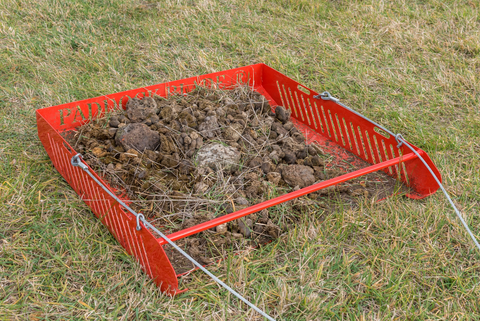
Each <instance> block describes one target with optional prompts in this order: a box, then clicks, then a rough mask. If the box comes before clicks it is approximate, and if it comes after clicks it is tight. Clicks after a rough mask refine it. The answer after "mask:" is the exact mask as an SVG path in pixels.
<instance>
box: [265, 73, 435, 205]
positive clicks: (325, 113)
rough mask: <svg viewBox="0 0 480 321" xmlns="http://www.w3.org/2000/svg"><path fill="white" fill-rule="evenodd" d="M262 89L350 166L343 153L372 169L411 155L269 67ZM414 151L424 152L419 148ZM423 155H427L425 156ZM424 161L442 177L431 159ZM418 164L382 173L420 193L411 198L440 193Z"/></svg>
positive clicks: (352, 115)
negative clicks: (394, 159)
mask: <svg viewBox="0 0 480 321" xmlns="http://www.w3.org/2000/svg"><path fill="white" fill-rule="evenodd" d="M263 87H264V89H265V90H266V91H267V92H268V93H269V95H270V96H271V97H272V98H273V99H274V100H275V101H277V102H278V103H280V102H281V104H282V105H283V106H284V107H285V108H287V109H288V110H290V111H291V112H292V118H294V119H295V120H296V121H297V122H298V123H299V125H300V126H299V127H300V128H301V127H302V125H303V127H304V132H306V133H307V134H308V133H309V132H311V131H309V130H308V129H310V130H313V131H314V132H315V134H317V135H313V134H310V138H309V137H307V140H308V141H310V142H312V141H317V142H318V143H320V145H325V144H328V145H329V149H331V150H334V151H335V152H336V154H337V155H339V156H340V157H343V158H345V160H346V161H347V162H350V163H351V162H354V161H355V160H353V159H352V158H351V156H349V155H348V154H347V153H344V152H343V151H344V150H347V151H349V152H351V153H353V154H354V155H356V156H358V157H360V158H361V159H362V160H364V161H366V162H368V163H370V164H372V165H373V164H377V163H381V162H383V161H386V160H390V159H393V158H396V157H399V156H401V155H405V154H408V153H410V152H411V151H410V150H409V149H408V148H407V147H405V146H401V147H400V148H398V147H397V142H396V140H395V137H393V136H391V135H389V134H388V133H386V132H384V131H383V130H381V129H380V128H378V127H376V126H375V125H373V124H372V123H371V122H369V121H367V120H365V119H364V118H362V117H360V116H358V115H357V114H355V113H353V112H352V111H350V110H349V109H347V108H344V107H342V106H340V105H338V104H336V103H334V102H332V101H326V100H322V99H316V98H314V97H313V96H315V95H317V94H318V93H316V92H314V91H313V90H311V89H309V88H307V87H305V86H303V85H302V84H300V83H298V82H296V81H294V80H292V79H290V78H289V77H287V76H285V75H283V74H281V73H279V72H278V71H276V70H274V69H272V68H270V67H268V66H265V67H264V72H263ZM332 144H333V145H336V146H333V145H332ZM412 146H413V145H412ZM414 148H415V149H416V150H418V151H419V152H423V151H421V150H420V149H418V148H417V147H414ZM423 154H425V155H426V153H424V152H423ZM425 159H426V161H427V163H429V166H430V167H432V169H433V170H434V172H436V173H437V175H438V177H440V173H439V172H438V170H437V169H436V167H435V166H434V165H433V163H432V162H431V160H430V158H429V157H428V155H427V156H426V158H425ZM419 162H420V160H417V161H416V160H411V161H409V163H408V164H404V165H402V164H400V165H395V166H390V167H388V168H386V169H384V170H383V171H384V172H385V173H387V174H388V175H390V176H392V177H394V178H400V180H401V181H402V182H403V183H404V184H406V185H407V186H410V187H411V188H413V189H414V190H415V191H416V192H417V193H416V194H409V195H408V196H409V197H412V198H421V197H426V196H428V195H430V194H432V193H433V192H435V191H436V190H437V189H438V184H437V183H436V182H435V180H434V179H433V177H431V175H430V176H429V175H425V174H424V173H425V171H426V168H425V166H423V164H419ZM427 174H428V172H427Z"/></svg>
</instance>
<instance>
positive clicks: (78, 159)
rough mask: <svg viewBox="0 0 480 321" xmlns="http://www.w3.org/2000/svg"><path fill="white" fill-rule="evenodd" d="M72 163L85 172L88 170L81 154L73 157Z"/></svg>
mask: <svg viewBox="0 0 480 321" xmlns="http://www.w3.org/2000/svg"><path fill="white" fill-rule="evenodd" d="M70 163H71V164H72V165H73V166H75V167H80V168H81V169H83V170H84V171H86V170H88V166H87V165H85V164H84V163H83V162H82V154H80V153H78V154H77V155H74V156H72V159H70Z"/></svg>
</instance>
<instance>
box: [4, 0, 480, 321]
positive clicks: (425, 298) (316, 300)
mask: <svg viewBox="0 0 480 321" xmlns="http://www.w3.org/2000/svg"><path fill="white" fill-rule="evenodd" d="M479 8H480V4H479V3H478V2H477V1H473V0H472V1H450V0H446V1H437V0H423V1H352V2H349V1H342V0H338V1H333V0H332V1H324V2H323V1H322V2H320V1H316V0H258V1H253V0H233V1H227V0H222V1H213V0H198V1H193V0H185V1H180V0H177V1H174V0H165V1H158V2H149V1H134V0H121V1H113V0H104V1H92V0H79V1H54V0H51V1H46V0H40V1H32V0H23V1H22V0H19V1H13V0H2V1H0V319H1V320H57V319H62V320H73V319H78V320H81V319H108V320H117V319H121V320H137V319H138V320H261V318H260V317H259V316H258V315H257V314H256V313H255V312H253V311H251V310H249V309H248V308H247V307H246V306H245V305H244V304H241V303H239V302H238V300H237V299H236V298H234V297H232V296H230V295H228V294H227V293H226V292H225V291H224V290H223V289H221V288H219V287H218V286H217V285H215V284H214V283H213V281H211V280H210V279H209V278H208V277H206V276H204V275H203V274H202V273H195V274H194V275H193V281H192V284H191V291H189V292H187V293H185V294H183V295H180V296H179V297H176V298H169V297H166V296H163V295H162V294H161V293H160V292H159V291H158V290H157V289H156V287H155V286H154V285H153V283H152V282H151V281H150V280H149V279H148V278H147V277H146V275H145V274H143V273H142V272H141V270H140V267H139V265H138V264H137V263H136V262H135V261H134V260H133V259H132V258H131V257H129V256H128V255H127V254H126V252H125V251H124V250H123V248H122V247H121V246H119V245H118V243H117V242H116V241H115V240H114V238H113V237H112V236H111V235H110V234H109V232H108V231H107V229H106V228H104V227H103V225H101V223H100V222H99V221H98V220H97V219H96V218H95V217H94V215H93V214H92V213H91V212H90V211H89V209H88V208H87V206H86V205H85V204H84V203H83V202H82V201H80V200H79V197H78V196H77V195H76V194H75V192H74V191H73V190H72V189H71V188H70V187H69V186H68V184H66V182H65V181H64V180H63V179H62V178H61V176H60V175H59V174H58V172H57V171H56V170H55V169H54V167H53V166H52V163H51V162H50V160H49V158H48V156H47V154H46V153H45V151H44V149H43V147H42V146H41V144H40V141H39V140H38V138H37V133H36V123H35V117H34V112H35V110H36V109H38V108H43V107H48V106H51V105H57V104H60V103H66V102H70V101H75V100H80V99H85V98H89V97H95V96H99V95H102V94H108V93H114V92H118V91H123V90H127V89H132V88H137V87H141V86H145V85H150V84H155V83H161V82H165V81H169V80H175V79H181V78H185V77H189V76H194V75H199V74H204V73H209V72H214V71H220V70H224V69H229V68H234V67H239V66H243V65H249V64H253V63H258V62H264V63H266V64H268V65H270V66H271V67H273V68H275V69H277V70H279V71H280V72H282V73H284V74H286V75H288V76H290V77H292V78H294V79H296V80H298V81H299V82H301V83H303V84H305V85H307V86H308V87H310V88H313V89H315V90H317V91H319V92H320V91H323V90H328V91H330V92H331V93H332V94H333V95H334V96H337V97H339V98H341V100H342V101H343V102H344V103H346V104H347V105H349V106H351V107H353V108H354V109H356V110H358V111H360V112H362V113H363V114H365V115H366V116H368V117H370V118H372V119H374V120H376V121H378V122H379V123H381V124H383V125H385V126H386V127H387V128H389V129H391V130H392V131H394V132H400V133H402V134H403V135H404V137H405V138H406V139H407V140H409V141H411V142H413V143H414V144H416V145H417V146H419V147H421V148H422V149H424V150H426V151H427V153H429V154H430V156H431V157H432V159H433V161H434V162H435V164H437V166H438V167H439V170H440V172H441V173H442V175H443V180H444V182H445V186H446V189H447V190H448V191H449V193H451V195H452V198H453V199H454V201H455V203H456V204H458V206H459V208H460V209H461V210H462V212H463V215H464V217H465V219H466V220H467V222H468V223H469V224H470V226H471V227H472V229H473V231H474V233H476V235H477V237H480V215H479V210H480V206H479V201H480V194H479V192H480V173H479V172H480V156H479V153H480V143H479V137H480V13H479ZM307 214H309V215H307ZM314 214H317V215H314ZM319 216H320V215H319V213H306V215H305V219H304V220H303V222H301V223H299V224H298V225H297V227H296V228H295V229H294V230H292V231H291V232H290V233H288V234H285V235H283V236H282V237H281V238H280V239H279V240H278V241H276V242H274V243H272V244H271V245H269V246H266V247H264V248H262V249H260V250H257V251H245V252H241V253H239V255H238V256H234V257H231V258H229V259H228V260H227V261H226V262H224V263H222V264H219V265H216V266H213V267H211V271H212V272H213V273H214V274H216V275H217V276H219V277H220V278H221V279H222V280H224V281H226V282H227V283H228V284H229V285H231V286H232V287H233V288H235V289H236V290H237V291H239V292H240V293H242V294H243V295H244V296H245V297H247V298H248V299H249V300H251V301H252V302H254V303H255V304H257V305H258V306H259V307H260V308H262V309H264V310H265V311H267V313H269V314H270V315H272V316H273V317H275V318H276V319H278V320H327V319H328V320H330V319H348V320H386V319H389V320H392V319H395V320H404V319H409V320H433V319H435V320H477V319H480V303H479V301H480V300H479V298H480V286H479V282H480V275H479V274H480V263H479V260H480V253H479V252H478V251H477V250H476V249H475V247H474V245H473V243H472V241H471V240H470V239H469V237H468V235H467V234H466V233H465V231H464V230H463V228H462V227H461V225H460V223H459V221H458V219H457V218H456V217H455V215H454V213H453V210H452V209H451V208H450V207H449V205H448V203H447V201H446V199H445V198H444V197H443V195H442V194H441V193H438V192H437V193H436V194H435V195H434V196H432V197H429V198H427V199H424V200H420V201H418V200H411V199H407V198H402V197H394V198H391V199H388V200H386V201H384V202H382V203H379V204H370V203H365V204H362V205H361V206H360V207H359V208H357V209H354V210H353V209H345V210H344V211H338V212H336V213H331V214H330V215H328V216H327V218H326V219H325V220H324V221H323V222H320V221H319V219H318V217H319Z"/></svg>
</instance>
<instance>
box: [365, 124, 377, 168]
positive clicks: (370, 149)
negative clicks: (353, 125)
mask: <svg viewBox="0 0 480 321" xmlns="http://www.w3.org/2000/svg"><path fill="white" fill-rule="evenodd" d="M365 140H366V141H367V143H368V146H367V148H368V149H369V151H370V155H371V156H372V160H373V163H374V164H376V163H377V159H376V158H375V154H374V153H373V148H372V143H371V142H370V136H369V135H368V130H366V131H365Z"/></svg>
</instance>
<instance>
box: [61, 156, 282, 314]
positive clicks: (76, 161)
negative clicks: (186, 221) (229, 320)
mask: <svg viewBox="0 0 480 321" xmlns="http://www.w3.org/2000/svg"><path fill="white" fill-rule="evenodd" d="M81 157H82V155H81V154H76V155H74V156H73V157H72V158H71V160H70V163H71V164H72V165H73V166H75V167H80V168H81V169H83V171H85V172H86V173H87V174H88V175H89V176H90V177H91V178H93V180H94V181H95V182H96V183H97V184H98V185H99V186H100V187H101V188H102V189H103V190H104V191H105V192H107V193H108V194H109V195H110V196H111V197H113V198H114V199H115V200H116V201H117V202H118V203H119V204H120V205H122V206H123V207H124V208H125V209H126V210H127V211H129V212H130V213H132V214H133V215H135V218H136V220H137V227H136V229H137V230H138V231H140V230H141V226H140V221H142V222H143V225H144V226H147V227H148V228H150V229H152V230H153V231H154V232H155V233H157V234H158V235H160V236H161V237H162V238H163V239H164V240H165V241H167V243H168V244H170V245H171V246H173V247H174V248H175V249H176V250H177V251H178V252H180V253H181V254H182V255H183V256H185V257H186V258H187V259H188V260H189V261H190V262H192V263H193V264H194V265H195V266H196V267H198V268H199V269H200V270H202V271H203V272H204V273H205V274H207V275H208V276H209V277H211V278H212V279H213V280H214V281H215V282H217V283H218V284H220V285H221V286H223V287H224V288H225V289H226V290H227V291H228V292H230V293H232V294H233V295H235V296H236V297H237V298H239V299H240V300H242V301H243V302H244V303H246V304H247V305H248V306H249V307H251V308H252V309H254V310H255V311H257V312H258V313H259V314H261V315H262V316H263V317H265V318H266V319H268V320H270V321H275V319H274V318H272V317H271V316H269V315H268V314H266V313H265V312H263V311H262V310H260V309H259V308H258V307H257V306H255V305H254V304H253V303H251V302H250V301H248V300H247V299H245V298H244V297H243V296H241V295H240V293H238V292H237V291H235V290H234V289H232V288H231V287H229V286H228V285H227V284H225V283H224V282H223V281H222V280H220V279H219V278H217V277H216V276H215V275H213V274H212V273H211V272H210V271H208V270H207V269H206V268H205V267H203V266H202V265H201V264H200V263H198V262H197V261H196V260H195V259H194V258H192V257H191V256H190V255H188V254H187V253H186V252H185V251H183V250H182V249H181V248H180V247H179V246H178V245H176V244H175V243H174V242H173V241H172V240H170V239H169V238H168V237H167V236H166V235H165V234H163V233H162V232H160V231H159V230H158V229H157V228H155V226H153V225H152V224H150V222H148V221H147V220H146V219H145V217H144V216H143V214H142V213H137V212H136V211H134V210H133V209H132V208H131V207H130V206H128V205H127V204H125V203H124V202H123V201H122V200H121V199H120V198H118V197H117V195H115V194H114V193H112V192H111V191H110V190H109V189H108V188H107V187H106V186H105V185H104V184H103V183H102V182H101V181H99V180H98V179H97V178H96V177H95V175H93V174H92V173H91V172H90V170H89V169H88V166H87V165H85V164H84V163H83V162H82V160H81Z"/></svg>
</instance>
